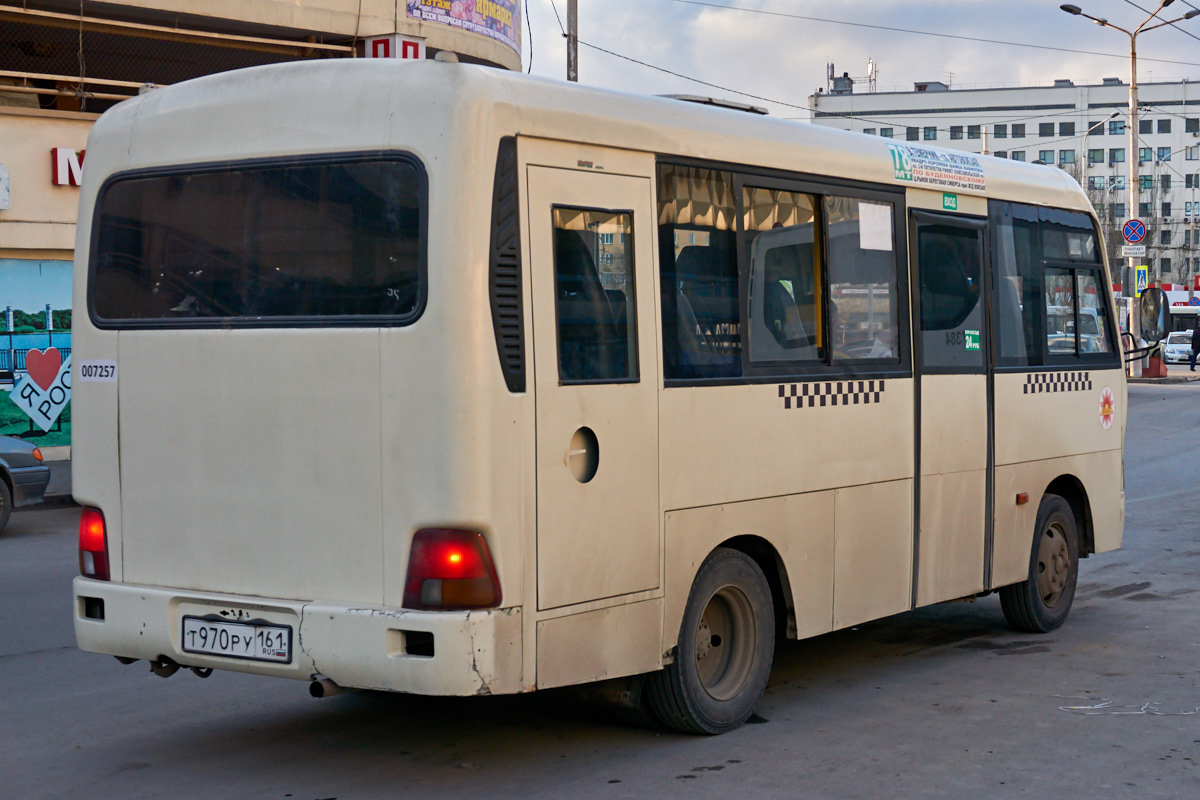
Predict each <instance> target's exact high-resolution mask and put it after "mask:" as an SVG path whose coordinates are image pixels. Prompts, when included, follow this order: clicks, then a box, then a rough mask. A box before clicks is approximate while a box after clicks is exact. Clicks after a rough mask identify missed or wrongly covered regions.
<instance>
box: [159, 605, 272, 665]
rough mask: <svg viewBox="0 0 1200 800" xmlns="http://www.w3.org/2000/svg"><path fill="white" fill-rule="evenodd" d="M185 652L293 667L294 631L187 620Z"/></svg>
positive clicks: (257, 624) (247, 624)
mask: <svg viewBox="0 0 1200 800" xmlns="http://www.w3.org/2000/svg"><path fill="white" fill-rule="evenodd" d="M183 651H184V652H185V653H203V654H205V655H211V656H225V657H227V658H244V659H247V660H250V661H270V662H273V663H277V664H290V663H292V629H291V628H289V627H287V626H284V625H266V624H259V623H253V622H225V621H224V620H214V619H205V618H203V617H184V618H183Z"/></svg>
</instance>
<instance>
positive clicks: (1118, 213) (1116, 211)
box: [1112, 203, 1125, 219]
mask: <svg viewBox="0 0 1200 800" xmlns="http://www.w3.org/2000/svg"><path fill="white" fill-rule="evenodd" d="M1112 213H1113V216H1114V217H1121V218H1122V219H1124V218H1125V204H1124V203H1113V204H1112Z"/></svg>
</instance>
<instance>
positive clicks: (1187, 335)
mask: <svg viewBox="0 0 1200 800" xmlns="http://www.w3.org/2000/svg"><path fill="white" fill-rule="evenodd" d="M1191 358H1192V332H1191V331H1175V332H1173V333H1168V334H1167V338H1166V339H1164V340H1163V360H1164V361H1166V362H1167V363H1168V364H1172V363H1175V364H1186V363H1188V362H1189V361H1190V360H1191Z"/></svg>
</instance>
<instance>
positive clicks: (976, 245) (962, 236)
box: [912, 211, 991, 606]
mask: <svg viewBox="0 0 1200 800" xmlns="http://www.w3.org/2000/svg"><path fill="white" fill-rule="evenodd" d="M912 230H913V239H912V241H913V243H914V250H915V253H916V264H917V292H916V294H917V305H918V308H917V313H916V315H915V316H916V319H917V320H919V336H918V339H917V348H916V350H917V364H918V367H919V370H920V373H919V374H920V389H919V391H920V402H919V405H918V420H917V428H918V432H917V436H918V440H917V453H918V466H919V471H918V484H919V486H920V489H919V497H918V499H917V502H918V509H919V510H918V525H919V527H918V543H917V547H916V553H915V554H914V555H915V556H916V570H915V572H916V578H915V587H914V595H915V596H914V600H915V605H917V606H922V605H927V604H929V603H936V602H939V601H942V600H950V599H954V598H958V597H965V596H967V595H971V594H975V593H977V592H980V591H982V590H983V588H984V579H985V569H986V567H985V557H986V556H985V553H987V552H988V550H987V548H986V547H985V545H986V537H987V533H988V524H987V520H988V518H989V513H988V511H989V509H988V504H989V503H988V487H989V485H990V480H989V478H990V470H989V464H990V461H991V458H990V448H991V445H990V442H991V433H990V426H991V407H990V403H991V392H990V391H989V388H988V358H989V352H990V350H989V344H988V330H987V323H986V319H985V303H984V298H985V297H986V296H987V295H986V294H985V288H984V281H985V277H986V274H987V269H986V259H985V249H984V233H985V231H986V227H985V223H984V221H983V220H982V219H974V218H969V217H959V216H952V215H947V214H936V213H927V212H922V211H914V212H913V225H912Z"/></svg>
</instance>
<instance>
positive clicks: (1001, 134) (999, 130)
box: [992, 125, 1008, 139]
mask: <svg viewBox="0 0 1200 800" xmlns="http://www.w3.org/2000/svg"><path fill="white" fill-rule="evenodd" d="M992 133H993V134H994V135H995V136H996V138H997V139H1007V138H1008V126H1007V125H993V126H992Z"/></svg>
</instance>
